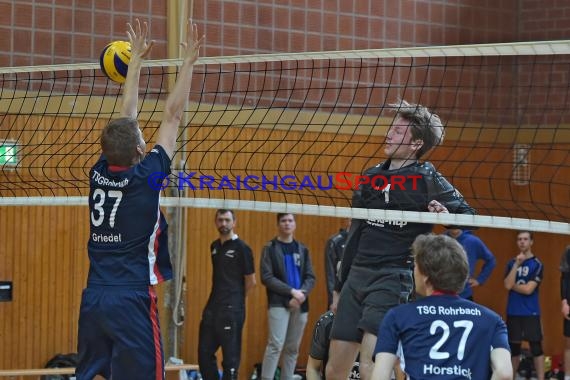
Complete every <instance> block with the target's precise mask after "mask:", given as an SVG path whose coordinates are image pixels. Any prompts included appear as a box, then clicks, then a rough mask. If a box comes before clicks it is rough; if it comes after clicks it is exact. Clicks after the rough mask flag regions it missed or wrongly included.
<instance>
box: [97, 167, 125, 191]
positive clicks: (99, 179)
mask: <svg viewBox="0 0 570 380" xmlns="http://www.w3.org/2000/svg"><path fill="white" fill-rule="evenodd" d="M93 181H95V182H96V183H97V184H98V185H101V186H111V187H125V186H127V185H128V184H129V179H128V178H125V179H123V180H122V181H119V182H117V181H115V180H112V179H109V178H107V177H104V176H102V175H101V173H99V172H97V171H95V170H93Z"/></svg>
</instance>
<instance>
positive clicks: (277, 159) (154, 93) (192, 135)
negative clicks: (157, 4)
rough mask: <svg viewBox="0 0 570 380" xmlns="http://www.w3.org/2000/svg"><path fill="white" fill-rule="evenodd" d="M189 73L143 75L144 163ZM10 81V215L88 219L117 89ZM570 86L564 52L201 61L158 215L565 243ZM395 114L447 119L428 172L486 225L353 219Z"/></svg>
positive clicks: (67, 69) (430, 50) (569, 51)
mask: <svg viewBox="0 0 570 380" xmlns="http://www.w3.org/2000/svg"><path fill="white" fill-rule="evenodd" d="M180 64H181V61H180V60H178V59H167V60H160V61H149V62H146V63H145V65H144V67H143V73H142V78H141V88H142V98H143V103H142V106H141V110H140V112H139V118H140V119H141V120H142V121H141V126H142V127H143V130H144V131H145V138H146V139H147V141H148V143H149V147H150V146H152V142H153V141H154V139H155V138H156V130H157V127H158V122H159V117H160V115H161V111H162V108H163V107H164V99H165V97H166V95H167V92H168V90H167V85H166V83H168V81H169V78H170V77H172V76H173V75H175V74H174V73H171V71H172V69H174V71H176V69H177V68H178V67H179V66H180ZM0 77H1V80H2V90H1V97H0V141H12V142H14V141H15V142H16V149H17V152H18V156H17V157H18V162H17V163H16V164H15V165H8V164H0V178H1V181H0V205H4V206H8V205H30V206H31V205H50V206H55V205H85V204H87V200H86V198H85V197H86V196H87V194H88V175H89V173H88V172H89V168H90V166H91V164H92V163H93V162H94V161H95V160H96V158H97V156H98V150H99V149H98V138H99V135H100V132H101V130H102V128H103V126H104V125H105V124H106V123H107V122H108V121H109V120H110V119H111V118H113V117H115V116H116V115H117V110H118V107H117V100H118V98H119V94H120V87H118V85H116V84H113V83H111V82H109V81H108V80H106V79H105V78H104V77H103V75H102V74H101V73H100V71H99V69H98V65H97V64H84V65H69V66H61V65H56V66H36V67H12V68H2V69H0ZM569 78H570V41H550V42H548V41H547V42H522V43H510V44H484V45H466V46H438V47H423V48H402V49H381V50H359V51H337V52H323V53H292V54H286V55H280V54H265V55H251V56H233V57H211V58H201V59H200V60H199V61H198V62H197V64H196V69H195V73H194V83H193V86H192V92H191V96H190V102H189V106H188V109H187V111H186V114H185V115H186V120H187V125H186V128H184V129H183V131H181V133H180V136H179V151H178V153H179V156H178V157H183V162H182V163H181V164H180V165H178V166H177V167H175V170H174V173H173V174H172V175H171V176H170V177H169V182H170V186H171V188H172V187H175V188H176V189H180V190H181V191H180V192H179V193H178V195H177V196H172V195H171V194H170V193H167V194H165V195H168V196H165V197H163V198H162V203H163V205H165V206H174V207H208V208H231V209H236V210H257V211H267V212H293V213H299V214H310V215H322V216H334V217H342V218H346V217H353V218H362V219H384V220H387V219H390V220H396V221H407V222H420V223H435V224H454V225H468V226H488V227H500V228H511V229H527V230H531V231H546V232H554V233H563V234H568V233H570V226H569V224H568V222H567V221H568V220H569V217H570V195H569V194H570V191H569V184H568V181H567V180H566V179H567V178H569V175H570V167H569V162H570V159H569V157H568V156H569V151H570V149H569V147H570V114H569V111H568V110H569V109H570V107H569V104H568V103H569V97H568V92H569V91H570V90H569V88H568V86H567V83H568V80H569ZM398 99H404V100H407V101H409V102H412V103H419V104H422V105H424V106H426V107H428V108H429V109H430V110H432V111H434V112H435V113H437V114H438V115H439V116H440V118H441V120H442V121H443V123H444V125H445V126H446V133H445V140H444V142H443V144H442V145H441V146H438V147H437V148H435V149H434V150H433V151H432V152H430V153H429V155H428V156H426V157H425V159H426V160H429V161H430V162H432V163H433V164H434V165H435V167H436V168H437V169H438V170H439V171H440V172H441V173H442V174H443V175H444V176H445V177H446V178H447V179H448V180H449V181H450V182H451V183H453V184H454V185H455V187H456V188H458V189H459V190H460V191H461V192H462V194H463V196H464V197H465V198H466V199H467V201H468V202H469V203H470V204H471V205H472V206H473V207H474V208H476V209H477V211H478V213H479V215H477V216H468V215H455V214H430V213H427V212H409V211H402V210H375V209H357V208H351V196H352V190H353V188H354V187H355V184H356V183H357V181H358V178H359V177H358V176H359V175H360V174H361V173H362V172H363V171H364V170H365V169H366V168H369V167H371V166H374V165H376V164H377V163H379V162H381V161H382V160H384V159H385V158H386V157H384V153H383V152H384V150H383V142H384V135H385V133H386V131H387V129H388V127H389V125H390V124H391V122H392V119H393V117H394V114H393V112H392V111H393V110H392V108H391V107H390V106H389V105H390V104H392V103H395V102H397V100H398ZM513 147H515V148H514V152H515V153H513ZM517 147H518V148H517ZM521 147H524V148H521ZM0 149H2V147H0ZM521 149H527V150H526V152H527V153H528V152H532V157H533V161H532V165H530V161H529V156H528V154H526V155H525V154H522V152H523V151H522V150H521ZM513 154H514V155H515V157H514V159H513ZM182 190H183V191H182Z"/></svg>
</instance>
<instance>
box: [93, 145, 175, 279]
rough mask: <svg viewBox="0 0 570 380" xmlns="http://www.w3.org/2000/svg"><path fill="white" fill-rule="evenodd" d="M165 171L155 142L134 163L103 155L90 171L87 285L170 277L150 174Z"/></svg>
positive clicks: (167, 161)
mask: <svg viewBox="0 0 570 380" xmlns="http://www.w3.org/2000/svg"><path fill="white" fill-rule="evenodd" d="M157 172H162V173H170V158H169V157H168V155H167V154H166V152H165V151H164V149H163V148H162V147H161V146H159V145H157V146H155V147H154V149H152V150H151V151H150V152H149V153H148V154H147V155H146V156H145V158H144V159H143V160H142V161H141V162H140V163H139V164H137V165H134V166H131V167H128V168H120V167H113V166H110V165H109V164H108V162H107V160H106V159H105V157H104V156H101V158H100V159H99V161H97V163H96V164H95V165H94V166H93V167H92V168H91V171H90V173H89V177H90V180H89V186H90V191H89V219H90V226H91V228H90V232H89V242H88V244H87V249H88V253H89V261H90V266H89V276H88V279H87V284H88V285H106V286H108V285H112V286H135V287H139V286H148V285H155V284H158V283H160V282H162V281H164V280H169V279H171V278H172V267H171V264H170V257H169V254H168V241H167V231H166V229H167V227H168V225H167V223H166V220H165V218H164V216H163V215H162V213H161V211H160V208H159V197H160V191H159V190H156V189H157V188H158V187H157V186H150V185H149V180H154V176H153V175H152V174H153V173H157Z"/></svg>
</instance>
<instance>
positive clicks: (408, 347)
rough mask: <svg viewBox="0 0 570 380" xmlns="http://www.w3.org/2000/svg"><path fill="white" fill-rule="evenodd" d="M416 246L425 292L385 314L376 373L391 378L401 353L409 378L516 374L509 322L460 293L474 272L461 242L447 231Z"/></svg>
mask: <svg viewBox="0 0 570 380" xmlns="http://www.w3.org/2000/svg"><path fill="white" fill-rule="evenodd" d="M412 252H413V255H414V259H415V268H414V278H415V287H416V292H417V293H418V294H419V295H422V296H425V297H423V298H420V299H419V300H417V301H415V302H412V303H409V304H405V305H400V306H397V307H395V308H393V309H391V310H390V311H388V313H387V314H386V317H385V318H384V320H383V322H382V324H381V326H380V328H379V331H378V340H377V343H376V349H375V350H374V357H375V365H374V371H373V375H372V378H373V379H375V380H388V379H390V375H391V374H392V369H393V366H394V364H395V363H396V361H397V358H398V357H399V358H400V365H401V367H402V369H403V371H404V372H405V373H406V374H407V376H408V378H409V379H436V378H437V379H469V380H483V379H485V380H487V379H504V380H507V379H509V380H510V379H512V378H513V369H512V365H511V360H510V358H511V354H510V349H509V344H508V337H507V328H506V325H505V323H504V322H503V320H502V319H501V317H500V316H499V315H498V314H497V313H495V312H494V311H492V310H490V309H488V308H486V307H484V306H481V305H478V304H476V303H474V302H471V301H469V300H466V299H463V298H460V297H459V295H458V293H459V292H460V291H461V290H463V287H464V286H465V282H466V280H467V277H468V275H469V264H468V263H467V256H466V254H465V251H464V250H463V248H462V247H461V245H460V244H459V243H458V242H457V241H455V240H453V239H452V238H450V237H448V236H445V235H433V234H430V235H420V236H418V237H417V238H416V239H415V241H414V244H413V246H412Z"/></svg>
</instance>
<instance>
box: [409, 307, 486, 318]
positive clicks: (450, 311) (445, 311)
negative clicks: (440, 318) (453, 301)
mask: <svg viewBox="0 0 570 380" xmlns="http://www.w3.org/2000/svg"><path fill="white" fill-rule="evenodd" d="M416 310H417V311H418V314H419V315H428V314H438V315H475V316H481V310H479V309H477V308H476V307H473V308H465V307H444V306H428V305H420V306H416Z"/></svg>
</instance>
